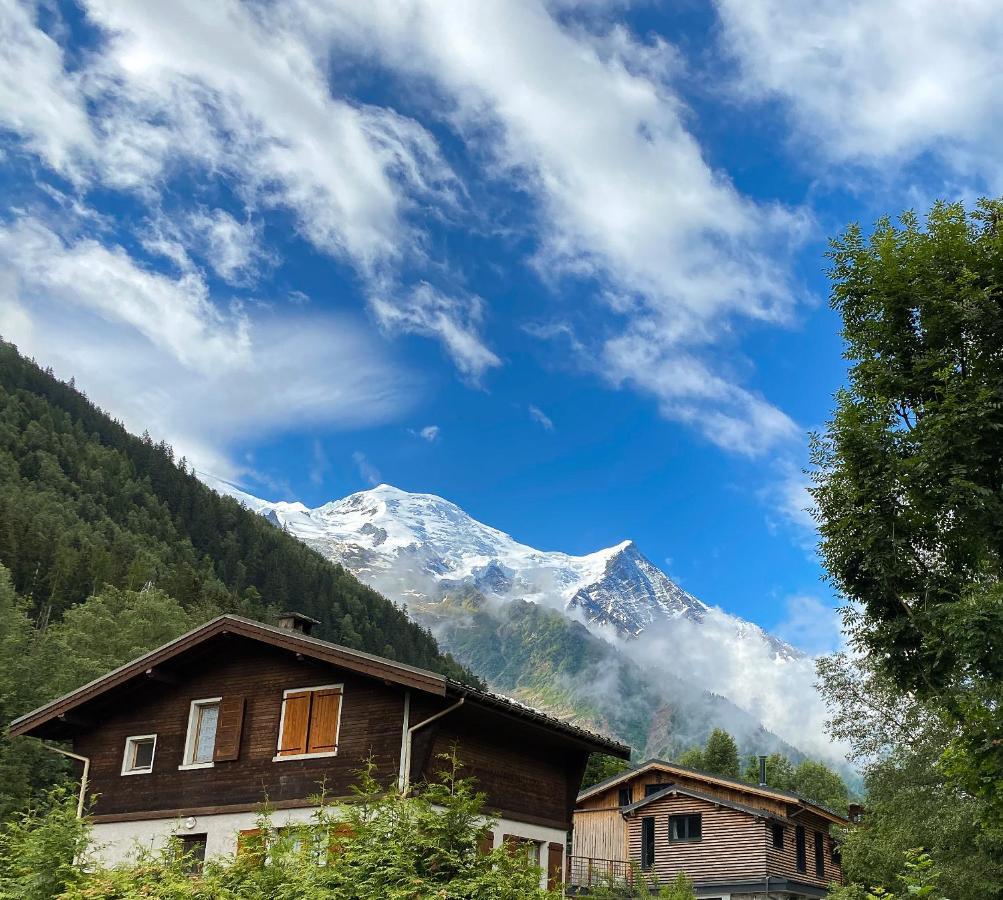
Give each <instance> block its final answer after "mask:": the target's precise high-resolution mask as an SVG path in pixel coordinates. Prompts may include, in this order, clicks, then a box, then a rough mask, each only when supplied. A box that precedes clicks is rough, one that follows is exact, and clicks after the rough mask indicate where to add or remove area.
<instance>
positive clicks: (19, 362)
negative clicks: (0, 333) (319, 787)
mask: <svg viewBox="0 0 1003 900" xmlns="http://www.w3.org/2000/svg"><path fill="white" fill-rule="evenodd" d="M0 563H3V564H4V565H5V566H7V568H8V569H9V570H10V572H11V576H12V579H13V584H14V588H15V590H16V591H17V592H18V593H19V594H20V595H21V596H23V597H25V598H27V599H28V601H29V604H30V609H31V613H32V615H33V616H34V617H36V618H37V619H38V620H39V621H40V622H41V623H43V624H44V623H46V622H48V621H53V622H55V621H58V620H59V619H60V618H61V617H62V615H63V614H64V613H65V612H66V610H68V609H70V608H71V607H72V606H73V605H74V604H77V603H80V602H81V601H83V600H85V599H86V598H88V597H90V596H92V595H93V594H96V593H97V592H99V591H101V590H102V589H103V588H104V587H105V586H106V585H110V586H112V587H114V588H119V589H123V590H133V591H138V590H141V589H142V588H144V587H146V586H150V587H155V588H158V589H159V590H162V591H164V592H165V593H166V594H168V595H170V596H171V597H173V598H174V599H175V600H176V601H177V602H178V603H179V604H180V606H181V607H182V608H184V609H185V610H188V611H189V612H190V613H191V614H192V615H193V616H194V618H196V619H199V620H203V619H204V618H207V617H209V616H211V615H215V614H217V613H219V612H238V613H243V614H245V615H248V616H251V617H252V618H258V619H262V620H265V621H268V620H270V619H272V618H273V617H274V616H275V614H276V612H277V611H280V610H282V609H288V608H295V609H299V610H302V611H303V612H305V613H307V614H308V615H311V616H313V617H314V618H316V619H319V620H320V622H321V625H320V627H319V629H318V635H319V636H320V637H323V638H326V639H328V640H333V641H336V642H338V643H342V644H347V645H348V646H351V647H355V648H357V649H361V650H366V651H369V652H371V653H377V654H383V655H386V654H388V653H389V654H390V655H391V656H392V657H393V658H394V659H398V660H400V661H401V662H406V663H410V664H412V665H417V666H422V667H424V668H428V669H433V670H435V671H439V672H442V673H444V674H447V675H450V676H452V677H456V678H459V679H461V680H472V676H471V675H470V673H469V672H467V671H466V670H465V669H463V668H462V667H460V666H459V665H457V664H456V663H455V662H454V661H453V660H452V659H451V658H449V657H448V656H446V655H444V654H442V653H440V652H439V648H438V646H437V644H436V642H435V640H434V638H433V637H432V635H431V633H430V632H428V630H427V629H424V628H422V627H420V626H418V625H416V624H415V623H414V622H412V621H411V620H410V619H409V618H408V616H407V614H406V613H405V611H404V610H403V609H401V608H399V607H397V606H396V605H394V604H393V603H391V602H390V601H388V600H387V599H386V598H384V597H382V596H381V595H380V594H378V593H377V592H376V591H374V590H372V589H371V588H368V587H366V586H364V585H362V584H361V583H360V582H359V581H358V580H357V579H356V578H355V577H354V576H353V575H352V574H351V573H349V572H346V571H345V570H344V569H343V568H342V567H341V566H338V565H336V564H334V563H332V562H330V561H328V560H326V559H324V558H323V557H322V556H321V555H320V554H319V553H317V552H315V551H314V550H311V549H310V548H308V547H307V546H306V545H304V544H302V543H301V542H300V541H298V540H296V539H295V538H293V537H292V536H291V535H288V534H286V533H285V532H283V531H282V530H281V529H278V528H275V527H274V526H272V525H271V524H270V523H269V522H267V521H266V520H265V519H264V518H263V517H261V516H259V515H257V514H255V513H253V512H251V511H250V510H248V509H245V508H244V507H243V506H241V505H240V504H239V503H238V502H237V501H236V500H234V499H232V498H230V497H221V496H219V495H218V494H216V493H215V492H214V491H212V490H210V489H209V488H208V487H206V486H205V485H204V484H202V482H201V481H199V479H198V478H197V477H196V475H195V472H194V471H193V470H191V469H190V468H189V467H188V466H187V464H185V462H184V460H181V461H180V462H179V461H176V460H175V459H174V452H173V450H172V449H171V448H170V447H169V446H168V445H166V444H164V443H160V444H157V443H154V442H153V441H152V440H151V439H150V438H149V437H148V436H144V437H143V438H138V437H135V436H133V435H131V434H129V433H128V432H127V431H126V430H125V428H123V427H122V425H121V424H119V423H118V422H115V421H113V420H112V419H110V418H109V417H108V416H107V415H106V414H105V413H103V412H102V411H101V410H100V409H98V408H97V407H96V406H94V405H93V404H91V403H90V402H89V401H88V400H87V398H86V397H84V396H83V395H82V394H81V393H80V392H79V391H77V390H76V389H75V388H74V387H72V386H70V385H68V384H64V383H63V382H60V381H58V380H57V379H55V378H54V377H53V376H52V375H51V374H50V373H48V372H44V371H43V370H42V369H40V368H39V367H38V366H37V365H35V363H33V362H31V361H29V360H26V359H24V358H23V357H21V356H20V355H19V354H18V352H17V349H16V348H15V347H14V346H13V345H11V344H8V343H4V342H3V341H0Z"/></svg>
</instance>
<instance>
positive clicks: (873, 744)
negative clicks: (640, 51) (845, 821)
mask: <svg viewBox="0 0 1003 900" xmlns="http://www.w3.org/2000/svg"><path fill="white" fill-rule="evenodd" d="M818 668H819V675H820V679H819V688H820V690H821V691H822V694H823V697H824V698H825V700H826V702H827V704H828V706H829V709H830V711H831V717H830V720H829V723H828V727H829V731H830V733H831V734H832V736H833V737H834V738H835V739H837V740H839V741H841V742H843V743H845V744H846V745H848V746H849V747H850V750H851V754H852V756H853V758H855V759H856V760H857V762H858V763H859V764H860V765H861V766H862V767H863V772H864V786H865V789H866V794H867V797H866V811H865V813H864V818H863V821H862V822H861V823H860V824H859V825H857V826H855V827H853V828H851V829H848V830H847V831H846V833H845V834H844V835H843V837H842V854H843V871H844V874H845V875H846V877H847V878H848V879H849V880H850V882H851V883H852V884H854V885H856V887H857V889H858V893H859V897H860V900H865V898H866V893H865V888H866V889H868V890H869V889H872V888H882V889H883V890H886V891H890V892H893V893H894V892H896V891H898V890H899V889H900V877H899V876H900V873H901V870H902V864H903V863H902V861H903V858H904V856H905V854H906V853H908V851H909V850H910V849H912V848H914V847H917V846H922V847H924V848H925V850H926V851H927V852H928V854H929V855H930V857H931V858H932V859H933V860H935V862H936V865H937V867H938V869H939V871H940V873H941V884H942V885H943V886H944V887H945V889H947V890H948V892H949V893H950V896H951V897H952V900H1001V898H1003V834H1001V833H1000V832H999V831H998V830H994V829H987V828H984V827H980V824H979V823H980V822H984V821H985V820H986V819H987V806H988V805H989V804H990V803H991V801H990V800H988V799H986V798H984V797H980V796H977V795H973V794H971V793H970V792H968V791H967V790H965V789H964V788H963V787H961V786H959V785H958V784H957V783H955V782H954V781H953V780H952V779H950V778H948V777H947V776H946V774H945V772H944V770H943V767H942V765H941V764H940V760H941V757H942V756H943V754H944V751H945V749H946V748H947V747H948V746H950V743H951V741H952V739H953V736H954V734H955V731H956V726H955V724H954V722H953V720H952V718H951V716H950V715H948V714H947V713H945V712H943V710H941V709H939V708H938V707H937V706H935V705H931V704H929V703H927V702H926V701H922V700H920V699H918V698H917V697H915V696H911V695H906V694H902V693H901V692H900V691H899V690H898V689H897V688H896V687H895V685H894V682H893V681H892V679H891V678H890V676H889V675H888V674H887V672H885V671H884V669H883V668H879V667H877V666H876V665H875V664H874V663H873V662H871V661H869V660H868V659H866V658H864V659H861V658H859V657H849V656H847V655H845V654H836V655H834V656H832V657H829V658H827V659H823V660H820V662H819V664H818ZM845 897H846V900H851V898H852V900H856V897H855V896H854V895H852V894H850V893H847V894H846V895H845Z"/></svg>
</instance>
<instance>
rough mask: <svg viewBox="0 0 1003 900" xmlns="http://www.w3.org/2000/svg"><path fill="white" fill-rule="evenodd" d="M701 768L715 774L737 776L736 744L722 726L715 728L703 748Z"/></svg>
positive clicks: (729, 776) (728, 776) (727, 776)
mask: <svg viewBox="0 0 1003 900" xmlns="http://www.w3.org/2000/svg"><path fill="white" fill-rule="evenodd" d="M703 768H704V769H705V770H706V771H708V772H713V773H714V774H715V775H724V776H725V777H726V778H738V776H739V774H740V772H739V761H738V745H737V744H736V743H735V739H734V738H733V737H732V736H731V735H730V734H728V732H727V731H725V730H724V729H723V728H715V729H714V730H713V731H712V732H711V733H710V736H709V737H708V738H707V743H706V744H705V745H704V749H703Z"/></svg>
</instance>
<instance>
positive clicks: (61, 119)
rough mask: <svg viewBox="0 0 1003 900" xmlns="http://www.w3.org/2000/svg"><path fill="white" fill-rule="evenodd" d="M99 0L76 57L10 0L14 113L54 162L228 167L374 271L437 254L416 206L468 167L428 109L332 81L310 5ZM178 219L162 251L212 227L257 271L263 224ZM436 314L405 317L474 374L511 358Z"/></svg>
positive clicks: (7, 120)
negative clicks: (343, 91) (84, 47)
mask: <svg viewBox="0 0 1003 900" xmlns="http://www.w3.org/2000/svg"><path fill="white" fill-rule="evenodd" d="M83 7H84V11H85V13H86V15H87V17H88V19H89V20H90V23H91V24H93V25H94V26H96V27H97V28H98V29H99V30H100V32H101V39H100V40H99V42H98V43H97V45H96V46H95V47H93V48H91V49H90V51H89V52H88V53H87V54H86V55H85V56H83V57H82V58H81V60H79V66H78V68H76V69H74V70H73V71H72V72H71V71H69V70H68V69H67V68H66V61H65V60H64V58H63V52H62V50H61V48H60V46H59V45H58V44H57V43H56V42H55V41H54V40H53V39H52V38H51V37H50V36H49V35H47V34H46V33H44V32H43V31H42V30H41V29H40V28H39V27H37V24H36V22H34V21H33V12H34V11H33V9H32V8H31V7H30V6H28V5H19V4H17V3H16V2H13V0H0V37H2V38H3V40H2V41H0V126H3V127H6V128H7V129H8V130H11V131H13V132H14V133H15V134H17V135H18V136H19V137H20V138H21V140H22V142H23V144H24V145H25V146H26V147H27V148H28V149H29V150H31V151H33V152H35V153H36V154H38V156H39V157H40V158H41V159H42V160H43V161H44V162H46V163H47V164H48V165H49V166H50V167H52V168H53V169H55V170H56V171H58V172H60V173H62V174H64V175H67V176H69V177H72V178H74V179H75V180H76V181H77V182H78V183H80V184H86V185H90V184H93V183H103V184H105V185H108V186H111V187H114V188H119V189H125V190H130V191H134V192H135V193H137V194H138V195H139V196H140V197H141V198H145V199H146V200H147V201H149V202H150V203H151V205H153V206H156V201H157V198H158V195H159V192H160V191H161V190H162V189H163V187H164V186H165V184H166V183H167V182H168V181H169V179H170V177H171V176H172V174H173V173H174V172H175V171H177V170H179V169H181V168H183V167H190V168H192V169H194V170H195V171H197V172H200V173H205V174H208V175H210V176H211V177H213V178H222V179H225V180H227V181H228V182H229V183H230V184H231V185H232V187H233V189H234V190H235V191H237V193H238V194H239V195H240V196H241V197H242V198H243V200H244V201H245V202H246V203H247V204H248V205H249V206H250V207H257V208H262V209H267V208H269V207H282V208H284V209H288V210H290V211H291V212H292V214H293V216H294V219H295V221H296V223H297V226H298V228H299V230H300V232H301V233H302V235H303V236H304V237H305V238H306V239H307V240H309V241H310V242H311V243H312V244H313V245H314V246H316V247H317V248H318V249H319V250H321V251H322V252H324V253H328V254H331V255H333V256H336V257H339V258H343V259H347V260H348V261H349V262H351V263H352V264H354V265H355V266H356V267H357V269H358V270H359V271H360V272H361V273H362V275H363V276H364V278H367V279H376V278H379V279H382V277H383V275H384V274H385V270H386V269H387V268H388V267H389V268H391V269H393V268H394V267H396V266H399V265H400V264H401V263H402V262H403V261H404V260H406V259H419V260H420V259H423V257H424V249H423V246H422V243H423V240H424V236H423V234H422V232H421V230H420V229H419V228H418V227H416V225H415V224H414V223H413V222H412V218H413V215H412V214H414V213H415V212H416V211H417V210H418V205H419V204H421V205H422V207H423V208H424V207H425V206H431V205H434V206H436V207H437V208H438V209H439V210H440V212H441V211H443V210H448V209H449V208H451V207H452V206H453V205H454V194H455V190H456V179H455V177H454V175H453V173H452V172H451V170H450V168H449V167H448V165H447V164H446V163H445V162H444V161H443V159H442V157H441V155H440V154H439V151H438V147H437V146H436V143H435V141H434V140H433V138H432V137H431V135H430V134H429V133H428V132H427V131H426V130H425V129H424V128H423V127H422V126H421V125H419V124H418V123H417V122H415V121H413V120H411V119H407V118H405V117H403V116H401V115H399V114H398V113H396V112H395V111H394V110H391V109H387V108H381V107H376V106H370V105H365V104H361V103H352V102H349V101H347V100H344V99H340V98H339V97H337V96H334V95H333V94H332V91H331V88H330V85H329V83H328V76H329V72H330V67H329V53H330V48H329V46H328V45H327V43H326V42H325V40H324V39H323V37H322V36H319V35H317V34H316V33H314V32H313V31H312V30H311V28H310V26H309V23H308V22H306V21H305V20H304V18H303V17H301V16H298V15H297V14H295V11H293V10H291V9H290V8H288V7H286V6H284V5H281V4H280V5H277V6H269V5H262V4H241V3H236V2H225V3H218V4H206V3H200V2H197V0H178V2H172V3H168V4H160V3H153V4H124V5H123V4H120V3H116V2H107V0H84V3H83ZM178 222H179V224H178V226H177V227H178V229H180V233H179V234H176V235H174V236H173V237H171V235H170V234H166V235H165V238H166V240H165V241H162V242H161V243H160V246H159V252H167V253H168V255H170V256H171V258H173V259H174V260H175V261H176V262H179V261H181V255H180V252H179V250H180V247H184V248H185V249H186V250H187V249H191V248H190V247H189V246H188V245H187V242H186V241H183V240H178V238H179V237H182V236H183V235H184V234H185V233H187V234H188V235H189V237H190V236H192V235H201V237H202V242H203V244H204V245H205V247H204V249H205V251H206V257H207V260H208V262H209V264H210V265H212V266H213V267H214V268H215V270H216V271H217V272H218V274H219V275H220V276H221V277H222V278H224V279H225V280H227V281H231V282H234V283H244V281H245V279H244V275H245V274H246V270H247V269H248V267H249V266H251V265H252V264H253V261H254V258H255V256H256V251H255V248H254V244H255V240H256V235H255V230H254V228H253V226H249V225H248V224H247V223H246V222H245V223H240V222H238V221H237V219H235V218H234V217H233V216H231V215H230V214H228V213H225V212H223V211H221V210H216V211H214V212H212V213H204V212H197V213H195V214H194V215H193V216H192V217H190V218H189V219H188V220H187V221H184V220H183V219H182V218H179V220H178ZM172 243H174V244H178V245H180V246H171V244H172ZM403 296H407V294H406V292H405V293H404V295H403ZM417 296H418V298H419V299H421V294H420V293H419V294H418V295H417ZM423 317H424V313H423V311H422V310H419V311H417V312H416V313H414V314H413V315H409V314H408V313H407V311H406V310H403V311H402V315H401V317H399V318H398V319H397V320H396V321H398V322H400V324H401V327H403V328H406V329H408V330H412V331H417V332H419V333H422V334H427V335H430V336H432V337H437V338H440V339H441V340H443V341H444V342H446V344H447V347H448V349H449V352H450V354H451V355H452V356H453V357H454V358H456V359H458V360H460V361H461V363H462V366H463V371H464V373H465V374H468V375H470V374H474V375H476V374H479V373H480V372H482V371H483V370H484V368H486V367H487V366H490V365H495V364H497V360H496V358H495V357H494V356H493V355H492V354H490V353H489V352H487V351H485V350H484V349H483V348H482V347H479V346H475V345H476V344H477V339H476V336H475V335H474V334H473V333H472V332H471V331H470V329H469V328H463V327H462V326H457V327H453V326H454V325H455V322H454V321H442V322H439V323H438V324H435V325H432V326H429V325H427V324H426V325H420V324H415V320H419V321H420V320H422V319H423ZM384 324H389V322H385V323H384Z"/></svg>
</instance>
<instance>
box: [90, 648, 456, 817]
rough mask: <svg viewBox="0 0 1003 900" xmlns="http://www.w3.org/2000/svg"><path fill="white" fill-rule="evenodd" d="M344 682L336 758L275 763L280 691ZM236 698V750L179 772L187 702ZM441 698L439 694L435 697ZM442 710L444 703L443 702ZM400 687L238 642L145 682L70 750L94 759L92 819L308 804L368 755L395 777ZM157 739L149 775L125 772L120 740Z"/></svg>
mask: <svg viewBox="0 0 1003 900" xmlns="http://www.w3.org/2000/svg"><path fill="white" fill-rule="evenodd" d="M334 682H338V683H343V684H344V686H345V688H344V690H345V693H344V708H343V710H342V718H341V735H340V739H339V746H338V755H337V756H329V757H320V758H317V759H298V760H283V761H281V762H273V761H272V760H273V757H274V756H275V755H276V750H277V742H278V734H279V716H280V713H281V709H282V693H283V691H284V690H288V689H291V688H299V687H304V688H306V687H312V686H317V685H324V684H331V683H334ZM218 696H222V697H224V698H226V697H230V696H242V697H244V699H245V708H244V722H243V728H242V732H241V736H240V745H239V754H238V756H237V758H236V759H235V760H233V761H226V762H223V761H221V762H217V763H216V764H215V765H214V767H213V768H210V769H194V770H189V771H179V769H178V766H179V765H181V763H182V761H183V754H184V747H185V737H186V734H187V729H188V714H189V706H190V703H191V701H192V700H197V699H200V698H204V697H218ZM436 699H439V698H436ZM439 703H440V708H441V707H442V706H444V705H445V703H446V701H445V699H442V700H439ZM403 710H404V693H403V690H402V689H401V688H399V687H397V686H389V685H386V684H384V683H383V682H382V681H378V680H376V679H373V678H369V677H367V676H364V675H360V674H358V673H356V672H350V671H348V670H338V669H335V668H333V667H331V666H329V665H325V664H322V663H317V662H313V661H311V660H306V659H304V660H297V659H296V657H295V656H294V655H293V654H291V653H288V652H284V651H282V650H277V649H274V648H269V647H264V646H261V645H250V644H246V643H244V642H240V643H236V642H234V643H232V644H230V645H229V646H228V647H227V648H226V652H217V653H214V654H212V655H211V656H207V657H204V658H202V659H201V660H200V661H199V664H198V665H197V666H190V667H188V668H187V670H186V671H185V673H184V677H182V678H180V679H179V683H178V684H162V683H159V682H154V681H146V682H142V683H141V684H140V685H139V686H137V688H136V689H135V690H133V691H131V692H130V693H129V695H128V697H127V698H124V699H121V700H119V701H118V702H117V703H116V704H115V705H114V706H113V707H111V708H107V709H105V710H104V711H103V714H102V715H101V717H100V719H99V721H98V722H96V723H95V726H94V727H91V728H89V729H87V730H83V731H81V732H80V733H78V735H77V736H76V738H75V741H74V746H75V749H76V752H78V753H82V754H83V755H85V756H89V757H90V758H91V770H90V788H89V789H90V791H92V792H93V793H96V794H97V795H98V799H97V803H96V805H95V807H94V813H95V814H96V815H98V816H107V815H114V814H118V813H130V814H137V813H141V812H143V811H151V812H152V811H161V810H177V809H190V808H206V807H222V806H232V805H246V804H253V803H261V802H262V801H264V800H265V799H266V797H267V799H268V800H269V801H277V802H283V801H292V800H300V801H305V800H307V799H308V798H309V797H311V796H312V795H314V794H316V793H317V792H318V790H319V787H320V784H321V782H324V783H325V785H326V790H327V792H328V793H329V794H330V795H332V796H335V797H337V796H345V795H348V794H349V792H350V788H351V786H352V785H353V784H354V783H355V782H356V780H357V774H356V773H357V772H358V770H359V769H360V768H361V767H362V766H363V765H364V764H365V762H366V760H367V759H368V758H369V756H370V754H372V758H373V761H374V762H375V764H376V771H375V775H376V777H377V779H378V780H380V781H381V782H383V783H391V782H394V781H396V779H397V773H398V767H399V762H400V746H401V726H402V717H403ZM153 733H156V735H157V746H156V754H155V757H154V765H153V771H152V772H150V773H149V774H142V775H130V776H124V777H123V776H122V775H121V774H120V773H121V767H122V752H123V748H124V747H125V739H126V737H128V736H129V735H134V734H153Z"/></svg>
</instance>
